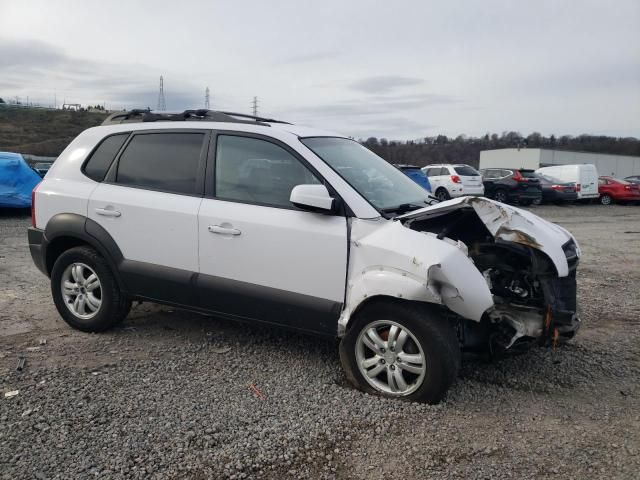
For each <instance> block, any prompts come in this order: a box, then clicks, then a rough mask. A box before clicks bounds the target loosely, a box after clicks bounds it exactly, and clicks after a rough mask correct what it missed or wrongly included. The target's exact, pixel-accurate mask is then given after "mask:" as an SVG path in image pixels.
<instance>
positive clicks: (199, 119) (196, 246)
mask: <svg viewBox="0 0 640 480" xmlns="http://www.w3.org/2000/svg"><path fill="white" fill-rule="evenodd" d="M427 195H428V193H427V192H426V191H425V190H424V189H422V188H421V187H420V186H419V185H417V184H415V183H414V182H413V181H412V180H411V179H410V178H408V177H407V176H405V175H404V174H403V173H402V172H400V171H399V170H398V169H396V168H394V167H393V166H392V165H390V164H388V163H387V162H385V161H384V160H382V159H381V158H380V157H378V156H376V155H374V154H373V153H372V152H370V151H369V150H367V149H366V148H364V147H363V146H361V145H360V144H359V143H357V142H355V141H353V140H350V139H348V138H345V137H343V136H340V135H336V134H332V133H327V132H323V131H319V130H315V129H309V128H303V127H298V126H294V125H290V124H287V123H283V122H277V121H275V120H270V119H262V118H257V117H247V116H242V115H238V114H228V113H222V112H212V111H187V112H184V113H182V114H180V115H178V114H154V113H151V112H139V111H134V112H128V113H122V114H118V115H116V116H112V117H111V118H110V119H108V120H107V121H106V122H105V125H103V126H100V127H95V128H91V129H88V130H86V131H85V132H83V133H81V134H80V135H79V136H78V137H77V138H76V139H75V140H74V141H73V142H72V143H71V144H70V145H69V146H68V147H67V148H66V149H65V150H64V152H63V153H62V154H61V155H60V157H59V158H58V159H57V160H56V162H55V163H54V165H53V166H52V168H51V169H50V170H49V172H48V173H47V175H46V176H45V178H44V180H43V181H42V183H40V185H39V186H38V187H36V189H35V190H34V193H33V209H34V211H33V227H32V228H30V229H29V244H30V249H31V254H32V257H33V260H34V262H35V264H36V265H37V266H38V268H39V269H40V270H42V271H43V272H44V273H45V274H46V275H48V276H50V278H51V293H52V296H53V301H54V303H55V306H56V308H57V309H58V311H59V313H60V315H61V316H62V317H63V318H64V320H65V321H66V322H67V323H69V324H70V325H71V326H73V327H75V328H77V329H80V330H83V331H89V332H97V331H102V330H105V329H107V328H109V327H112V326H114V325H116V324H117V323H118V322H120V321H121V320H123V319H124V318H125V317H126V315H127V313H128V312H129V309H130V307H131V301H132V300H144V301H153V302H158V303H163V304H168V305H174V306H177V307H182V308H187V309H192V310H197V311H202V312H209V313H212V314H214V315H219V316H225V317H228V318H232V319H239V320H249V321H261V322H266V323H269V324H273V325H279V326H285V327H290V328H294V329H297V330H302V331H305V332H310V333H314V334H319V335H327V336H332V337H338V338H340V340H341V342H340V359H341V361H342V364H343V366H344V368H345V371H346V374H347V377H348V378H349V380H350V381H351V382H353V383H354V384H355V385H356V386H357V387H359V388H361V389H362V390H365V391H368V392H376V393H380V394H383V395H388V396H393V397H403V398H408V399H411V400H418V401H427V402H437V401H439V400H440V399H441V398H442V397H443V395H444V394H445V392H446V390H447V388H448V387H449V386H450V384H451V383H452V381H453V380H454V379H455V377H456V373H457V370H458V366H459V361H460V360H459V359H460V351H461V349H466V348H473V349H477V348H491V349H492V351H496V350H506V349H509V348H513V347H514V346H515V345H518V346H521V345H525V344H530V343H534V340H535V341H538V342H542V343H544V342H545V341H550V339H552V338H553V339H557V338H558V337H561V338H566V337H571V336H572V335H573V333H574V332H575V331H576V329H577V326H578V324H579V321H578V318H577V316H576V280H575V271H576V265H577V263H578V257H579V255H580V252H579V249H578V245H577V243H576V242H575V239H574V238H573V237H572V236H571V235H570V234H569V233H568V232H567V231H566V230H564V229H563V228H561V227H559V226H557V225H554V224H552V223H549V222H547V221H545V220H542V219H541V218H539V217H536V216H535V215H533V214H531V213H529V212H526V211H522V210H519V209H517V208H514V207H510V206H508V205H502V204H499V203H497V202H494V201H492V200H488V199H484V198H473V197H464V198H460V199H455V200H450V201H448V202H442V203H436V204H434V205H431V204H430V203H431V200H430V199H429V198H428V196H427Z"/></svg>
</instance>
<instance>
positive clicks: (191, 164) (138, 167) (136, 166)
mask: <svg viewBox="0 0 640 480" xmlns="http://www.w3.org/2000/svg"><path fill="white" fill-rule="evenodd" d="M203 140H204V134H203V133H149V134H142V135H135V136H134V137H133V138H132V139H131V142H129V144H128V145H127V148H126V149H125V151H124V152H123V153H122V155H121V156H120V161H119V163H118V173H117V176H116V182H117V183H121V184H124V185H135V186H137V187H147V188H149V189H152V190H163V191H167V192H174V193H186V194H193V193H196V176H197V174H198V164H199V162H200V151H201V150H202V142H203Z"/></svg>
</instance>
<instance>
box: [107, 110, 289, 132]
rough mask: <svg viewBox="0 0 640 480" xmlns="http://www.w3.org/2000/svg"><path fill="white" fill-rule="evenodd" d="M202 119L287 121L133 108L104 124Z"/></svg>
mask: <svg viewBox="0 0 640 480" xmlns="http://www.w3.org/2000/svg"><path fill="white" fill-rule="evenodd" d="M193 120H201V121H208V122H230V123H248V124H252V125H264V126H267V127H269V126H270V125H269V123H286V124H288V125H290V124H289V123H288V122H283V121H282V120H276V119H273V118H264V117H256V116H254V115H246V114H244V113H234V112H220V111H216V110H207V109H204V108H203V109H199V110H185V111H184V112H180V113H166V112H152V111H151V109H149V108H146V109H133V110H129V111H126V112H116V113H113V114H111V115H109V116H108V117H107V118H106V119H105V120H104V121H103V122H102V125H115V124H120V123H139V122H159V121H169V122H184V121H193Z"/></svg>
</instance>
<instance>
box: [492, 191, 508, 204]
mask: <svg viewBox="0 0 640 480" xmlns="http://www.w3.org/2000/svg"><path fill="white" fill-rule="evenodd" d="M493 199H494V200H495V201H496V202H500V203H507V191H506V190H504V189H502V188H500V189H498V190H496V191H495V192H493Z"/></svg>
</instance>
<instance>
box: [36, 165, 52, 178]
mask: <svg viewBox="0 0 640 480" xmlns="http://www.w3.org/2000/svg"><path fill="white" fill-rule="evenodd" d="M49 168H51V163H49V162H37V163H35V164H34V165H33V169H34V170H35V171H36V172H37V174H38V175H40V177H44V176H45V175H46V174H47V172H48V171H49Z"/></svg>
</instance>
